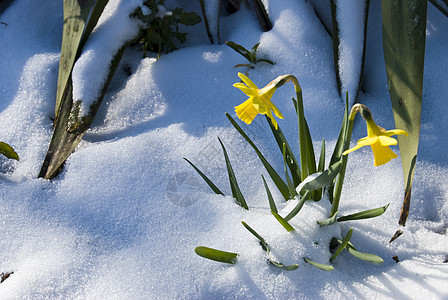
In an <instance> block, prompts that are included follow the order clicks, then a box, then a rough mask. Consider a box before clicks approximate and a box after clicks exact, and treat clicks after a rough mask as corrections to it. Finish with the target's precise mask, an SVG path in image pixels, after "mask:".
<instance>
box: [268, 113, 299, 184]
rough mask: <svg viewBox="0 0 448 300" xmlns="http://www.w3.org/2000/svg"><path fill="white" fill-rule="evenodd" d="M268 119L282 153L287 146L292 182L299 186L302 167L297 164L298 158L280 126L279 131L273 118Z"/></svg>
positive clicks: (278, 126)
mask: <svg viewBox="0 0 448 300" xmlns="http://www.w3.org/2000/svg"><path fill="white" fill-rule="evenodd" d="M265 117H266V121H267V122H268V124H269V127H270V128H271V131H272V134H273V135H274V138H275V141H276V142H277V145H278V148H279V149H280V152H282V151H283V144H285V145H286V156H287V160H286V162H287V164H288V167H289V171H290V172H291V177H292V182H293V183H294V186H298V185H299V183H300V182H301V181H302V180H301V178H300V172H301V171H300V166H299V163H298V162H297V160H296V158H295V157H294V153H293V152H292V150H291V147H289V144H288V141H287V140H286V137H285V136H284V135H283V132H282V130H281V129H280V125H278V124H277V129H275V126H274V124H272V121H271V118H269V117H267V116H265Z"/></svg>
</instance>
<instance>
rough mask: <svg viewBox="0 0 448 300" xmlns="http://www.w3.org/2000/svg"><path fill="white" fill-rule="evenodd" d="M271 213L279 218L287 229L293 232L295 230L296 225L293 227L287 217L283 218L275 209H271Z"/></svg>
mask: <svg viewBox="0 0 448 300" xmlns="http://www.w3.org/2000/svg"><path fill="white" fill-rule="evenodd" d="M271 213H272V214H273V215H274V217H275V218H276V219H277V221H278V222H279V223H280V224H282V226H283V227H284V228H285V229H286V231H288V232H291V231H294V230H295V229H294V227H292V226H291V225H290V224H289V223H288V222H287V221H286V220H285V219H283V218H282V216H280V215H279V214H278V213H276V212H275V211H271Z"/></svg>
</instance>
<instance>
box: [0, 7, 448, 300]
mask: <svg viewBox="0 0 448 300" xmlns="http://www.w3.org/2000/svg"><path fill="white" fill-rule="evenodd" d="M111 2H116V1H111ZM172 2H173V1H171V3H172ZM181 2H183V1H179V3H181ZM267 2H269V3H268V4H269V5H268V7H269V13H270V17H271V20H272V23H273V25H274V27H273V29H272V30H271V31H269V32H265V33H264V32H262V31H261V29H260V27H259V25H258V21H257V19H256V17H255V16H254V15H253V14H252V13H251V12H249V11H248V10H247V9H245V8H244V6H242V9H241V10H240V11H239V12H237V13H236V14H234V15H231V16H227V17H221V28H220V33H221V40H231V41H234V42H236V43H239V44H242V45H244V46H245V47H247V48H251V47H252V46H253V45H254V44H256V43H258V42H260V47H259V55H260V57H266V58H268V59H270V60H272V61H274V62H275V65H274V66H271V65H268V64H263V63H260V64H258V65H257V66H256V68H255V69H253V70H251V71H250V74H249V76H250V78H251V79H252V80H253V81H254V82H255V83H256V84H257V85H258V86H259V87H262V86H264V85H265V84H267V83H268V82H270V81H271V80H272V79H274V78H275V77H277V76H278V75H283V74H293V75H295V76H296V77H297V78H298V79H299V81H300V84H301V86H302V89H303V95H304V107H305V115H306V117H307V120H308V124H309V127H310V131H311V134H312V137H313V140H314V143H315V146H316V149H320V144H321V140H322V139H323V138H325V140H326V141H327V152H328V153H327V155H330V153H331V150H332V147H333V145H334V143H335V141H336V138H337V134H338V131H339V127H340V123H341V118H342V114H343V109H344V107H343V101H342V100H341V99H340V97H339V95H338V92H337V86H336V80H335V76H334V70H333V51H332V42H331V38H330V37H329V35H328V34H327V32H326V31H325V29H324V28H323V26H322V24H321V23H320V21H319V19H318V18H317V17H316V15H315V14H314V12H313V9H312V7H311V5H310V3H307V2H306V1H297V0H281V1H280V0H270V1H267ZM187 9H190V10H196V11H197V12H199V11H200V8H199V4H198V1H191V2H188V7H187ZM380 18H381V9H380V1H378V0H374V1H371V10H370V15H369V32H368V43H367V47H368V49H367V53H366V69H365V76H364V77H365V80H364V85H363V90H364V92H363V93H360V98H359V101H360V102H361V103H363V104H366V105H367V106H368V107H369V108H370V109H371V111H372V113H373V116H374V118H375V121H376V122H377V123H378V124H379V125H381V126H383V127H384V128H386V129H392V128H394V122H393V116H392V110H391V105H390V100H389V95H388V91H387V85H386V82H387V80H386V72H385V68H384V63H383V56H382V46H381V19H380ZM0 21H1V22H2V23H1V24H0V92H1V94H0V140H1V141H4V142H7V143H9V144H10V145H12V146H13V147H14V149H15V150H16V151H17V152H18V154H19V156H20V161H19V162H12V161H7V160H6V159H2V160H1V170H2V175H1V177H0V234H1V238H0V272H14V273H13V274H12V275H11V276H10V277H9V278H8V279H7V280H5V281H4V282H3V283H1V284H0V298H1V299H159V298H160V299H217V298H240V299H245V298H254V299H263V298H277V299H308V298H309V299H319V298H323V299H340V298H367V299H380V298H381V299H384V298H400V299H406V298H409V299H412V298H413V299H421V298H425V299H446V298H448V284H447V282H448V264H447V263H443V261H444V260H446V258H447V255H448V234H447V228H448V181H447V178H448V159H447V155H446V141H447V139H448V123H447V122H446V115H447V114H448V109H447V105H446V95H447V94H448V84H447V82H446V74H447V70H448V56H447V55H446V49H447V46H448V35H446V32H447V30H448V19H447V18H446V17H445V16H443V15H442V14H441V13H440V12H439V11H437V10H436V9H435V8H434V7H433V6H431V5H429V9H428V26H427V44H426V65H425V80H424V96H423V97H424V99H423V111H422V131H421V139H420V141H421V142H420V150H419V158H418V163H417V166H416V171H415V179H414V185H413V193H412V204H411V214H410V217H409V219H408V222H407V225H406V227H405V229H404V234H403V235H402V236H401V237H400V238H399V239H397V240H396V241H394V242H393V243H389V239H390V238H391V236H392V235H393V234H394V233H395V231H396V230H397V229H399V228H398V224H397V220H398V216H399V213H400V208H401V203H402V198H403V180H402V176H403V175H402V168H401V163H400V160H399V158H398V159H394V160H392V161H391V162H390V163H388V164H386V165H384V166H381V167H373V157H372V154H371V151H370V149H367V148H363V149H362V150H358V151H356V152H354V153H353V154H350V158H349V162H348V167H347V174H346V181H345V185H344V189H343V193H342V199H341V205H340V212H341V213H342V214H344V215H345V214H349V213H353V212H357V211H360V210H365V209H370V208H374V207H379V206H383V205H386V204H387V203H390V207H389V208H388V210H387V211H386V213H385V214H384V215H382V216H380V217H378V218H374V219H370V220H364V221H352V222H346V223H340V224H336V225H333V226H331V227H326V228H319V227H318V225H317V224H316V220H318V219H323V218H325V217H327V216H328V211H329V205H328V203H326V202H325V201H321V202H317V203H306V204H305V207H304V208H303V210H302V211H301V212H300V213H299V215H298V216H297V217H295V218H294V219H292V220H291V225H293V226H294V227H295V228H296V231H295V232H293V233H288V232H286V231H285V230H284V228H282V227H281V226H280V224H279V223H278V222H277V221H276V220H275V219H274V218H273V216H272V215H271V213H270V209H269V203H268V199H267V197H266V193H265V189H264V186H263V182H262V180H261V176H260V175H261V174H264V175H265V177H266V178H268V176H267V174H266V172H265V170H264V168H263V166H262V164H261V163H260V161H259V160H258V158H257V156H256V154H255V152H254V151H253V150H252V149H251V148H250V147H249V146H248V145H247V144H246V143H245V141H244V140H243V139H242V138H241V137H240V135H239V134H238V133H237V132H236V130H235V129H234V128H233V127H232V126H231V124H230V123H229V122H228V120H227V118H226V117H225V115H224V113H225V112H229V113H230V114H231V115H233V116H235V114H234V106H236V105H238V104H240V103H242V102H243V101H244V100H246V96H244V95H243V94H242V93H241V91H239V90H238V89H235V88H234V87H233V86H232V84H233V83H235V82H237V81H239V78H238V77H237V72H238V70H235V69H233V68H232V67H233V66H234V65H236V64H238V63H244V60H243V58H242V57H241V56H240V55H238V54H237V53H235V52H234V51H233V50H232V49H230V48H229V47H227V46H226V45H210V44H209V42H208V39H207V35H206V32H205V28H204V24H203V23H201V24H198V25H196V26H194V27H191V28H183V29H184V30H186V31H188V32H189V36H188V41H187V43H185V44H184V45H183V47H182V48H181V49H180V50H177V51H175V52H172V53H170V54H167V55H163V56H162V57H161V59H159V60H157V61H156V60H154V59H151V58H146V59H142V58H141V57H142V56H141V53H140V52H138V51H136V50H129V51H127V52H126V53H125V56H124V57H123V62H122V63H123V66H124V65H125V64H126V67H129V68H130V70H131V72H132V74H131V75H130V76H128V75H126V72H124V71H123V68H120V69H119V71H118V72H117V74H116V76H115V79H114V81H113V83H112V85H111V87H110V89H109V93H108V94H107V95H106V98H105V99H104V102H103V104H102V106H101V108H100V111H99V113H98V114H97V117H96V119H95V121H94V124H93V126H92V129H91V130H90V131H89V132H88V133H87V135H86V136H85V138H84V140H83V142H82V143H81V144H80V145H79V147H78V148H77V150H76V152H74V153H73V154H72V155H71V156H70V158H69V159H68V161H67V163H66V165H65V167H64V171H63V172H62V173H61V174H60V176H58V177H57V178H56V179H54V180H52V181H47V180H43V179H38V178H37V175H38V173H39V170H40V166H41V163H42V162H43V159H44V157H45V153H46V150H47V147H48V144H49V141H50V138H51V133H52V120H51V118H52V116H53V113H54V103H55V97H56V81H57V72H58V60H59V53H60V43H61V36H62V1H58V0H52V1H45V3H44V4H43V3H42V2H41V1H29V0H28V1H27V0H15V1H14V3H13V4H12V5H11V6H10V7H9V8H8V9H7V10H6V11H5V12H4V13H3V14H1V15H0ZM117 26H120V24H117ZM93 63H95V62H93ZM243 71H244V70H243ZM85 84H88V83H85ZM86 88H87V87H86ZM292 96H294V90H293V87H292V85H290V84H287V85H286V86H284V87H282V88H281V89H279V90H278V91H276V93H275V95H274V97H273V102H274V103H275V105H276V106H277V107H278V108H279V109H280V110H281V111H282V113H283V115H284V116H285V119H284V120H279V125H280V126H281V127H282V130H283V131H284V132H285V134H286V135H287V137H288V139H289V141H290V144H291V146H292V148H293V150H294V151H296V152H297V151H298V146H297V144H296V143H295V142H294V141H295V140H296V137H297V120H296V119H297V118H296V116H295V112H294V108H293V106H292V104H291V102H290V98H291V97H292ZM240 124H241V126H242V127H243V128H244V130H246V132H247V133H248V134H249V135H250V136H251V137H252V138H253V139H254V141H255V142H256V144H257V145H258V146H259V148H260V149H261V150H262V152H263V153H264V154H265V155H266V157H267V158H268V160H270V161H271V162H272V164H273V165H274V167H275V168H276V169H277V170H278V172H279V173H280V174H283V160H282V157H281V155H280V153H279V151H278V149H277V146H276V145H275V143H274V139H273V137H272V134H271V132H270V130H269V128H268V126H267V124H266V122H265V120H264V117H262V116H258V117H257V118H256V119H255V120H254V122H253V123H252V124H251V125H245V124H243V123H242V122H240ZM218 136H219V137H220V138H221V139H222V141H223V142H224V144H225V145H226V147H227V150H228V152H229V156H230V160H231V161H232V164H233V167H234V169H235V173H236V176H237V178H238V180H239V185H240V187H241V190H242V192H243V194H244V195H245V197H246V200H247V202H248V205H249V211H245V210H244V209H242V208H241V207H239V206H238V205H236V204H235V203H234V200H233V199H232V198H231V197H230V196H219V195H216V194H214V193H213V192H212V191H211V190H210V189H209V187H208V186H207V185H206V184H205V183H204V182H203V180H202V179H201V178H200V177H199V176H198V175H197V173H196V172H195V171H194V170H193V169H192V168H191V167H190V166H189V165H188V163H186V162H185V161H184V160H183V157H186V158H188V159H189V160H191V161H192V162H193V163H195V164H196V165H197V166H198V167H200V168H201V169H202V170H203V171H204V172H205V173H206V174H207V175H208V176H209V177H210V178H211V179H212V180H213V181H214V182H215V183H216V184H217V185H218V187H220V189H221V190H223V192H224V193H225V194H226V195H229V194H231V193H230V187H229V185H228V180H227V175H226V169H225V161H224V158H223V155H222V151H221V148H220V145H219V142H218V139H217V137H218ZM363 136H365V124H364V122H362V121H361V120H357V122H356V123H355V128H354V134H353V139H354V140H357V139H358V138H361V137H363ZM394 151H395V152H398V147H394ZM327 161H328V160H327ZM268 185H269V186H270V188H271V191H272V192H273V194H274V198H275V200H276V202H277V205H278V208H279V211H280V213H281V214H284V213H285V212H288V211H289V210H290V209H291V207H292V206H293V205H294V201H292V202H291V203H285V202H284V201H283V200H282V198H281V195H280V193H279V192H278V191H277V190H276V189H275V186H274V185H273V183H272V182H271V181H270V180H268ZM241 221H245V222H246V223H247V224H249V225H250V226H251V227H253V228H254V229H255V230H256V231H257V232H258V233H259V234H260V235H262V236H263V237H264V238H265V239H266V240H267V242H268V243H269V245H270V246H271V248H272V250H273V251H272V253H271V255H272V257H273V258H275V259H277V260H279V261H281V262H283V263H285V264H295V263H297V264H298V265H299V268H298V269H297V270H296V271H290V272H288V271H282V270H280V269H278V268H276V267H274V266H271V265H269V264H267V262H266V258H267V256H266V252H264V251H263V250H262V248H261V247H260V245H259V244H258V241H257V240H256V239H255V238H254V236H253V235H251V234H250V233H249V232H248V231H247V230H246V229H245V228H244V227H243V226H242V225H241ZM350 228H353V229H354V232H353V236H352V239H351V241H352V242H353V244H354V245H355V246H357V249H358V250H359V251H362V252H368V253H375V254H377V255H379V256H381V257H382V258H383V259H384V263H383V264H381V265H372V264H369V263H367V262H363V261H360V260H357V259H356V258H354V257H352V256H351V255H349V254H348V253H347V252H345V251H344V252H343V253H342V254H341V255H340V256H339V257H337V258H336V259H335V260H334V261H333V265H334V267H335V269H334V271H332V272H325V271H321V270H319V269H316V268H314V267H313V266H311V265H309V264H306V263H305V262H304V261H303V257H308V258H310V259H312V260H314V261H316V262H320V263H328V258H329V257H330V255H331V254H330V253H329V251H328V247H327V245H328V240H329V239H330V238H331V237H333V236H338V237H340V236H345V234H346V233H347V232H348V231H349V229H350ZM315 242H317V244H316V243H315ZM197 246H208V247H213V248H217V249H220V250H225V251H231V252H237V253H239V254H240V256H239V261H238V263H237V264H236V265H227V264H222V263H218V262H214V261H210V260H206V259H204V258H201V257H199V256H197V255H196V254H195V252H194V249H195V248H196V247H197ZM393 256H398V258H399V260H400V262H399V263H396V262H395V261H394V260H393V259H392V257H393Z"/></svg>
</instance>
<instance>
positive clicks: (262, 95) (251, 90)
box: [233, 73, 315, 178]
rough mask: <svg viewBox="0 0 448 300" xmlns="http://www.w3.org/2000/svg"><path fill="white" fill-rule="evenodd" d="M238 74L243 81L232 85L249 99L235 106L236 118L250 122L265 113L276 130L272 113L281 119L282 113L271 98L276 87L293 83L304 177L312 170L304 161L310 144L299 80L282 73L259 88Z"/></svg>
mask: <svg viewBox="0 0 448 300" xmlns="http://www.w3.org/2000/svg"><path fill="white" fill-rule="evenodd" d="M238 76H239V77H240V78H241V80H242V81H243V83H241V82H238V83H235V84H234V85H233V86H234V87H236V88H238V89H240V90H241V91H242V92H243V93H245V94H246V95H247V96H248V97H249V99H247V100H246V101H245V102H243V103H242V104H240V105H238V106H235V112H236V114H237V116H238V118H240V119H241V120H242V121H243V122H245V123H246V124H251V123H252V121H253V120H254V119H255V117H256V116H257V115H258V114H265V115H266V116H268V117H269V119H270V120H271V122H272V124H273V125H274V127H275V129H276V130H277V129H278V123H277V120H276V119H275V118H274V115H275V116H277V117H278V118H280V119H283V115H282V113H281V112H280V110H279V109H278V108H277V107H276V106H275V105H274V104H273V103H272V101H271V98H272V96H273V95H274V93H275V91H276V89H277V88H279V87H281V86H283V85H284V84H286V83H288V82H289V81H291V82H292V83H293V84H294V89H295V92H296V96H297V100H296V103H297V107H296V110H297V117H298V121H299V141H300V143H299V145H300V164H301V166H302V168H301V173H302V174H301V176H302V178H306V177H307V176H308V175H309V173H310V172H312V170H308V168H307V165H308V164H307V163H306V162H307V158H306V151H307V150H306V149H308V148H309V147H311V149H312V146H310V145H307V144H308V142H307V139H306V133H305V116H304V112H303V99H302V88H301V87H300V85H299V81H298V80H297V78H296V77H295V76H293V75H282V76H278V77H277V78H275V79H274V80H272V81H271V82H270V83H268V84H267V85H266V86H265V87H263V88H261V89H259V88H258V87H257V85H256V84H255V83H253V82H252V80H250V79H249V77H247V76H246V75H244V74H243V73H238ZM311 151H312V150H311ZM314 171H315V170H314Z"/></svg>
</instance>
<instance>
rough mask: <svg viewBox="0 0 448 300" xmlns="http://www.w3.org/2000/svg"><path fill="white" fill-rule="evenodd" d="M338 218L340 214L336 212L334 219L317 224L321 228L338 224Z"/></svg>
mask: <svg viewBox="0 0 448 300" xmlns="http://www.w3.org/2000/svg"><path fill="white" fill-rule="evenodd" d="M337 216H338V212H336V213H335V214H334V215H333V216H332V217H330V218H328V219H325V220H320V221H317V224H319V226H320V227H323V226H329V225H333V224H334V223H336V218H337Z"/></svg>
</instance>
